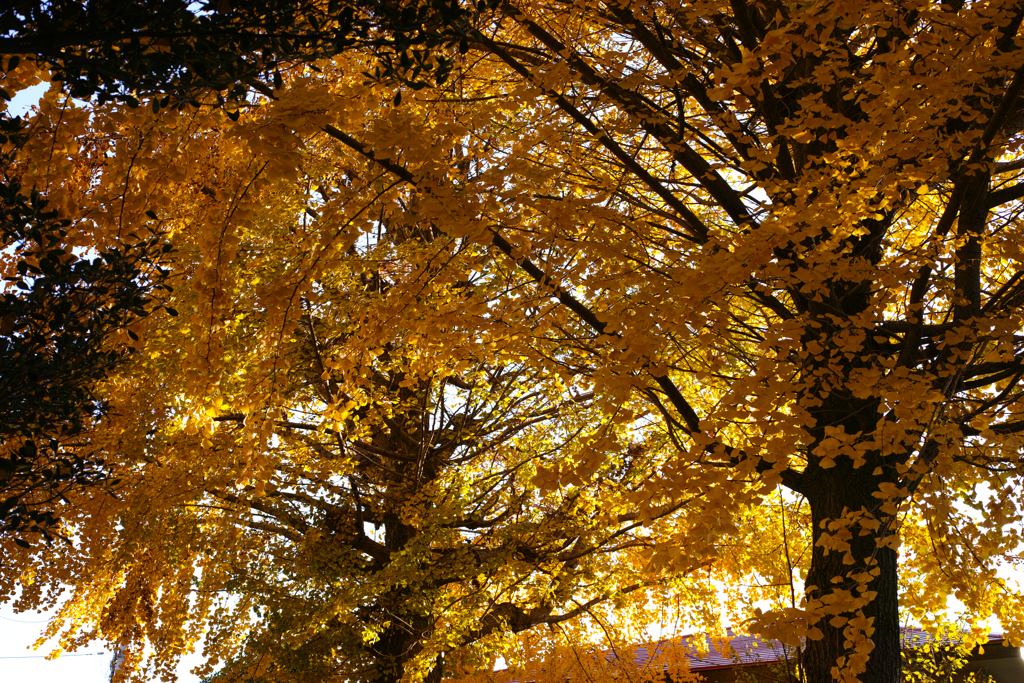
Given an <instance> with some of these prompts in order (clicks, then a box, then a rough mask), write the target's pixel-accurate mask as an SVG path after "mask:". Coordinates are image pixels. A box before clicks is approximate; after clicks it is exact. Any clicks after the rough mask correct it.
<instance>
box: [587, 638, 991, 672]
mask: <svg viewBox="0 0 1024 683" xmlns="http://www.w3.org/2000/svg"><path fill="white" fill-rule="evenodd" d="M900 636H901V638H902V639H903V642H904V643H906V644H907V645H909V646H910V647H919V646H921V645H924V644H925V643H928V642H931V641H932V640H933V638H932V636H931V635H930V634H928V633H927V632H926V631H922V630H921V629H915V628H901V629H900ZM726 637H727V639H728V644H727V645H726V651H723V650H722V649H719V648H718V647H716V643H717V642H720V639H712V638H711V637H710V636H707V635H703V636H701V635H695V636H685V637H684V640H686V641H688V642H687V643H685V645H686V647H685V650H684V652H686V654H685V656H686V658H687V659H688V660H689V663H690V670H691V671H708V670H713V669H726V668H732V667H736V666H756V665H763V664H771V663H773V662H778V661H781V660H784V659H786V658H787V656H788V654H789V652H792V648H786V647H785V646H783V645H782V644H781V643H778V642H775V641H771V640H763V639H761V638H758V637H756V636H748V635H736V634H734V633H733V631H732V629H728V630H727V631H726ZM701 639H703V640H704V642H703V643H700V640H701ZM676 643H677V641H676V640H675V639H673V640H671V641H670V640H662V641H658V642H654V643H645V644H643V645H638V646H637V647H636V648H635V649H634V650H633V664H634V665H635V666H637V667H645V666H648V665H650V664H653V663H654V662H652V661H651V660H652V659H654V660H656V659H657V657H658V653H659V651H660V650H662V649H667V647H669V646H675V645H676ZM988 643H989V644H1002V643H1003V636H1002V634H999V633H990V634H989V636H988ZM787 650H788V651H789V652H787ZM705 652H706V654H705ZM606 656H612V657H614V655H606ZM655 666H656V664H655Z"/></svg>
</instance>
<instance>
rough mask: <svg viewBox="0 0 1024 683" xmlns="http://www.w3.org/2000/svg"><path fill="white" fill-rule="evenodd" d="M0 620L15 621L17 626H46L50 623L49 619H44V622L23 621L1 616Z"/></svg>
mask: <svg viewBox="0 0 1024 683" xmlns="http://www.w3.org/2000/svg"><path fill="white" fill-rule="evenodd" d="M0 619H3V620H4V621H13V622H14V623H15V624H45V623H46V622H48V621H50V620H49V619H43V620H42V621H23V620H21V619H10V618H8V617H5V616H0Z"/></svg>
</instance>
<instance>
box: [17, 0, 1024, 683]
mask: <svg viewBox="0 0 1024 683" xmlns="http://www.w3.org/2000/svg"><path fill="white" fill-rule="evenodd" d="M311 6H312V7H317V8H319V7H320V5H319V4H318V3H312V4H311ZM332 7H333V5H332V6H330V7H328V8H327V13H328V15H330V13H331V12H332V11H334V10H333V9H332ZM340 7H341V6H340V5H339V8H338V9H337V11H338V12H341V11H342V10H341V9H340ZM403 7H404V4H401V3H399V4H396V5H394V6H393V7H391V6H387V7H386V9H389V11H391V12H392V13H393V14H395V15H396V16H404V15H403V14H402V12H401V11H400V10H401V9H402V8H403ZM432 7H433V6H430V5H423V6H419V5H417V6H416V8H417V9H416V10H415V11H414V12H412V14H410V15H409V17H410V18H409V21H414V22H415V23H416V24H417V25H418V26H420V27H422V29H423V31H424V32H425V35H426V34H429V35H432V36H434V38H431V39H430V40H426V39H425V42H424V45H426V46H427V47H425V48H424V49H423V50H419V51H417V52H416V55H418V56H417V59H418V60H419V62H416V60H414V59H413V58H412V57H407V58H406V59H405V60H403V59H402V58H401V56H397V57H394V58H392V57H390V56H388V55H401V54H402V53H401V51H398V52H388V51H387V50H385V51H384V52H383V53H382V52H381V51H380V50H376V49H375V46H376V47H380V46H381V45H387V44H389V43H387V40H384V39H386V38H387V36H389V35H393V34H392V33H389V31H394V29H395V26H394V25H393V24H390V25H389V24H388V23H387V21H386V18H387V17H386V16H384V14H386V13H382V12H381V8H379V7H378V8H376V10H373V9H366V8H364V9H363V10H361V11H363V12H364V14H363V15H360V16H363V17H366V18H367V19H366V20H367V21H368V22H370V24H369V25H370V26H371V28H368V29H367V31H368V32H369V33H368V35H369V34H370V33H372V34H373V35H374V36H375V37H383V38H384V39H382V40H381V41H378V42H376V43H371V42H366V43H353V44H352V45H351V46H350V49H346V50H344V51H340V52H337V51H334V52H331V53H330V54H329V55H328V56H325V57H324V58H322V59H319V60H317V59H314V57H315V56H316V55H314V56H313V57H309V58H307V57H302V58H301V59H299V60H298V61H296V62H295V63H294V64H293V65H291V66H289V65H288V64H287V63H285V62H281V63H277V62H275V64H276V65H277V66H275V68H277V69H279V77H278V78H276V79H272V81H271V82H270V83H266V82H264V83H261V84H259V85H258V87H257V85H255V84H250V88H251V89H250V90H248V91H246V92H245V93H241V95H244V97H241V95H240V99H237V100H235V101H234V103H233V104H231V105H230V106H228V107H227V108H211V107H196V106H183V107H181V108H176V109H175V110H174V111H164V110H162V107H161V105H160V104H159V102H158V105H157V106H146V107H132V106H130V105H132V104H133V102H129V101H107V102H104V103H99V102H96V103H95V104H94V105H91V106H88V105H81V104H77V103H75V102H73V101H71V100H70V99H68V97H67V93H62V92H61V90H60V88H59V87H55V88H53V89H52V90H51V91H50V93H49V94H48V95H47V96H46V97H45V98H44V99H43V101H42V103H41V105H40V107H39V110H38V112H37V113H36V114H35V115H34V116H33V118H32V120H31V125H32V126H33V127H34V134H33V137H32V141H31V142H30V144H26V145H25V146H24V147H23V149H21V150H19V152H18V155H17V161H16V163H17V164H19V166H18V173H19V178H20V179H21V182H22V183H23V185H24V186H25V187H41V188H42V187H45V188H47V192H48V198H49V200H50V206H52V207H53V208H54V209H55V210H56V211H58V215H61V216H68V217H75V218H76V219H78V220H77V222H76V223H75V226H76V227H75V229H74V230H72V231H70V232H69V234H68V236H67V237H66V241H67V242H68V243H69V244H71V245H77V244H82V245H88V246H90V247H92V248H97V249H102V248H104V247H105V246H107V245H110V244H112V242H113V241H114V240H115V239H116V237H117V236H118V235H120V234H121V233H122V231H124V230H126V229H127V228H129V227H130V226H132V225H136V224H139V223H143V222H145V221H147V220H154V221H156V222H157V223H158V225H159V228H160V229H161V230H165V231H167V232H168V233H169V234H171V235H172V241H173V243H174V244H175V247H176V252H175V256H174V263H173V267H172V273H171V276H170V280H169V282H170V283H171V284H173V285H174V292H173V295H172V297H171V299H170V303H171V305H172V306H173V307H174V309H176V310H177V311H179V312H180V315H178V316H161V317H150V318H147V319H146V320H145V321H143V322H142V323H141V324H140V326H139V328H138V330H137V332H136V334H137V335H138V336H139V337H140V340H141V348H142V352H141V353H140V354H137V355H136V356H134V357H133V359H132V361H131V363H130V364H129V365H127V366H125V367H124V369H123V370H121V371H119V372H118V374H117V375H115V376H112V377H111V378H110V379H109V380H108V381H107V382H106V384H105V385H104V392H105V393H106V395H107V396H109V397H110V400H111V401H112V402H116V404H117V405H120V406H131V408H130V409H123V410H121V411H119V412H118V413H117V414H114V415H111V416H110V418H109V419H108V420H107V421H105V422H104V423H103V424H102V425H97V428H96V429H95V431H94V433H93V434H92V438H93V439H94V440H95V441H96V442H97V443H102V444H104V445H105V448H106V450H107V451H108V452H110V453H116V454H117V456H116V457H117V465H116V466H117V468H118V472H119V479H120V482H119V484H118V486H117V487H115V488H113V489H112V490H110V491H109V495H107V496H103V497H93V498H91V499H86V498H83V499H81V500H79V501H78V503H77V505H76V507H75V510H76V513H75V515H74V516H72V517H70V518H68V519H67V521H66V522H65V524H67V529H68V536H69V537H72V536H73V541H71V547H69V548H61V549H60V550H59V552H58V551H56V550H54V551H51V550H48V549H45V548H41V549H35V550H31V551H29V550H24V549H17V548H13V547H12V548H11V552H10V557H11V558H12V562H11V563H10V565H9V566H10V567H11V568H13V571H7V572H6V573H5V575H4V578H5V581H6V583H5V584H4V587H5V589H6V590H7V591H10V590H13V586H14V585H15V582H18V581H20V582H21V584H22V586H23V589H22V590H23V597H22V601H23V602H22V604H25V605H28V604H33V601H35V602H39V601H43V602H45V601H46V600H52V599H55V598H54V597H53V595H52V593H47V590H48V587H54V589H55V590H56V587H58V586H60V585H61V584H63V583H71V585H72V586H73V595H72V598H71V601H70V602H69V603H68V604H67V605H66V606H65V607H64V611H63V612H62V617H61V618H62V619H63V622H62V623H56V624H54V626H53V628H54V630H55V632H56V630H57V629H59V628H65V629H66V631H65V633H66V637H65V644H66V645H67V646H72V645H74V644H78V643H81V642H85V641H86V640H88V639H90V638H97V637H98V638H104V639H107V640H109V641H112V642H117V643H120V644H122V646H123V647H125V648H126V649H127V651H129V652H130V653H138V652H141V649H140V648H141V647H142V646H143V645H144V644H145V643H150V644H152V645H153V647H154V648H155V653H156V654H155V660H154V663H155V664H154V665H155V666H156V667H157V669H156V670H157V671H167V669H166V667H167V666H169V662H171V661H173V659H174V658H175V657H176V656H178V655H179V654H180V653H181V652H183V651H184V650H185V649H187V648H188V647H190V646H191V644H193V643H195V642H196V640H197V639H198V637H199V635H200V634H201V633H202V632H203V631H204V629H208V631H207V635H206V638H207V643H208V645H209V649H208V653H210V656H211V658H212V659H213V660H214V661H216V660H218V659H219V660H222V661H227V662H228V664H227V665H226V666H225V668H224V669H223V670H222V671H221V673H220V675H221V676H224V677H226V678H231V677H235V678H238V679H239V680H244V679H245V677H247V676H252V675H258V676H261V677H263V678H265V679H267V680H282V681H284V680H330V677H332V676H333V677H335V679H337V680H341V679H358V680H374V681H377V680H380V681H397V680H406V681H413V680H421V679H429V680H431V681H433V680H440V679H441V678H445V677H447V678H456V677H458V676H460V675H462V674H464V673H465V668H464V667H468V668H470V669H480V668H481V667H483V668H486V667H487V666H488V663H489V662H490V661H491V660H490V658H492V657H494V656H497V655H498V654H509V655H510V656H511V655H512V653H514V652H515V651H516V647H517V646H516V643H521V642H525V641H523V640H516V637H515V634H516V633H520V634H521V638H528V637H533V636H531V635H529V634H530V633H532V632H530V631H529V629H530V628H532V627H535V626H541V625H544V624H547V625H548V626H551V627H553V626H555V625H556V624H563V622H564V623H565V625H566V627H567V628H569V626H568V623H569V621H570V620H571V618H577V617H578V618H579V619H581V620H582V621H581V622H580V623H583V622H587V620H590V621H589V622H588V623H589V624H590V625H591V626H592V627H593V628H598V627H600V626H607V625H608V619H609V615H614V614H616V609H618V610H619V611H618V614H619V615H620V616H619V617H618V618H619V620H620V621H627V620H643V619H644V618H645V617H644V616H643V615H644V614H648V615H649V614H650V613H651V612H650V610H651V609H653V606H654V605H656V604H662V605H665V604H671V603H672V602H673V600H675V601H676V602H677V604H680V605H681V610H680V611H681V612H682V613H683V614H684V615H685V616H687V617H689V618H690V619H691V620H695V621H699V620H700V619H701V618H705V623H706V622H707V621H713V620H714V617H715V616H716V615H717V614H718V609H717V608H715V607H712V606H709V605H708V604H701V603H700V601H705V602H706V603H711V602H713V601H716V600H719V601H725V602H729V601H731V603H730V604H731V605H732V606H731V607H729V608H728V609H732V610H733V611H735V612H736V613H737V614H738V615H740V617H741V618H742V617H746V618H749V621H748V623H747V626H748V627H749V628H751V629H753V630H755V631H757V632H759V633H761V634H763V635H765V636H766V637H772V638H777V639H779V640H780V641H781V642H782V643H784V644H786V645H788V646H792V647H795V646H798V645H799V644H800V643H801V642H802V643H803V644H804V647H803V652H802V655H801V666H802V669H803V671H804V673H805V675H806V679H807V680H808V681H812V682H814V683H819V682H824V681H830V680H840V681H853V680H861V681H872V682H873V681H887V682H888V681H894V680H897V679H898V678H899V676H900V642H899V623H900V619H901V618H910V619H913V620H915V621H917V622H919V623H924V624H932V623H936V622H938V621H941V620H942V618H943V615H944V612H945V610H946V607H947V599H948V598H950V597H956V598H957V599H958V600H960V601H961V602H962V604H963V605H964V606H965V608H964V609H965V613H966V615H967V618H968V620H969V622H970V624H969V625H970V626H971V627H972V628H973V629H974V631H973V634H974V635H979V634H980V632H981V631H982V630H983V629H984V628H985V621H986V620H987V619H988V618H989V616H996V617H997V618H998V619H999V620H1000V622H1001V624H1002V626H1003V628H1005V629H1006V631H1007V634H1008V637H1009V639H1010V640H1011V641H1012V642H1019V640H1020V638H1021V636H1022V632H1021V629H1022V622H1021V615H1022V614H1024V610H1022V602H1021V598H1022V595H1021V593H1020V587H1019V586H1017V585H1016V584H1015V583H1014V582H1013V581H1012V580H1011V578H1010V577H1009V575H1008V574H1007V569H1008V568H1011V567H1014V566H1016V565H1017V564H1018V563H1019V561H1020V542H1021V531H1022V529H1021V514H1022V513H1021V510H1020V501H1019V490H1020V486H1021V483H1022V482H1021V473H1022V469H1021V468H1022V463H1021V444H1020V440H1019V437H1018V436H1017V434H1018V433H1019V432H1021V431H1024V417H1022V416H1021V412H1022V410H1024V403H1022V384H1021V380H1022V378H1024V362H1022V359H1024V355H1022V354H1024V348H1022V344H1024V333H1022V329H1021V328H1022V315H1024V309H1022V303H1024V297H1022V296H1021V294H1022V292H1024V289H1022V288H1024V278H1022V274H1024V271H1022V270H1021V266H1020V259H1021V252H1020V244H1021V243H1022V238H1024V236H1022V235H1021V234H1020V230H1021V229H1022V225H1021V221H1020V210H1019V209H1020V206H1021V204H1020V200H1021V198H1022V197H1024V184H1022V182H1021V178H1020V175H1021V173H1022V172H1024V160H1022V157H1021V148H1020V146H1021V142H1022V140H1024V138H1022V137H1021V131H1022V124H1021V122H1022V121H1024V118H1022V112H1024V104H1022V101H1021V97H1020V95H1021V89H1022V88H1024V67H1022V66H1021V64H1024V54H1022V49H1024V43H1022V37H1021V36H1020V35H1019V34H1020V28H1021V21H1022V20H1024V8H1022V7H1020V6H1019V5H1018V4H1017V3H1012V2H1002V1H999V0H994V1H993V2H977V3H970V4H968V3H959V4H958V3H948V2H947V3H942V4H940V3H934V2H875V1H870V0H858V1H855V2H846V3H831V2H790V1H778V2H772V1H769V0H764V1H761V2H745V1H744V0H734V1H732V2H729V3H724V2H717V1H708V2H703V1H701V2H695V3H688V4H684V3H675V2H671V1H666V2H655V3H629V2H607V3H602V2H593V1H589V0H588V2H575V3H557V2H543V1H542V2H533V3H517V2H514V1H509V2H504V3H500V4H496V5H493V6H492V5H488V6H472V7H471V6H469V5H467V6H466V7H465V8H460V7H459V6H456V5H438V6H437V8H436V11H434V10H433V9H431V8H432ZM340 16H341V15H339V17H340ZM352 16H355V15H353V14H345V15H344V17H347V18H349V19H351V17H352ZM329 18H330V16H329ZM334 20H336V21H340V19H338V18H335V19H334ZM374 21H376V23H374ZM374 31H377V32H379V33H373V32H374ZM382 54H383V55H384V58H383V64H384V66H383V67H382V61H381V60H382V56H381V55H382ZM23 61H25V62H26V66H24V67H19V68H25V69H36V68H42V67H44V66H45V64H46V60H45V59H43V60H37V61H34V62H32V60H31V58H28V57H26V58H25V59H24V60H23ZM29 62H31V64H29ZM440 65H445V66H444V68H443V71H444V74H445V76H444V78H435V79H433V81H431V82H428V81H426V80H424V79H423V78H422V74H423V73H436V72H437V71H438V70H439V68H440ZM417 69H419V71H417ZM14 73H15V74H17V73H18V72H17V71H15V72H14ZM163 96H164V95H163V94H160V93H157V94H153V96H152V97H153V98H154V99H157V98H162V97H163ZM183 103H184V100H183ZM197 104H198V102H197ZM147 211H148V212H152V215H153V216H156V218H155V219H153V218H149V219H147V218H146V216H147V213H146V212H147ZM723 584H724V585H725V586H726V588H724V589H720V590H719V594H718V595H717V596H716V593H715V589H714V586H716V585H717V586H722V585H723ZM741 586H750V588H746V589H744V588H741ZM641 596H642V597H641ZM659 601H661V602H660V603H659ZM601 610H607V612H602V611H601ZM645 610H647V611H645ZM627 630H628V629H627ZM133 656H134V655H133ZM208 672H212V668H211V669H209V670H208Z"/></svg>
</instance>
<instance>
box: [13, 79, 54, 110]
mask: <svg viewBox="0 0 1024 683" xmlns="http://www.w3.org/2000/svg"><path fill="white" fill-rule="evenodd" d="M49 87H50V84H49V83H47V82H45V81H44V82H42V83H37V84H36V85H33V86H31V87H29V88H25V89H24V90H22V91H21V92H18V93H16V94H15V95H14V98H13V99H12V100H11V101H10V102H9V103H8V105H7V111H8V113H10V115H11V116H24V115H25V114H27V113H28V112H29V111H30V110H31V109H32V107H34V106H35V105H37V104H39V100H40V99H41V98H42V97H43V95H44V94H45V93H46V91H47V90H48V89H49Z"/></svg>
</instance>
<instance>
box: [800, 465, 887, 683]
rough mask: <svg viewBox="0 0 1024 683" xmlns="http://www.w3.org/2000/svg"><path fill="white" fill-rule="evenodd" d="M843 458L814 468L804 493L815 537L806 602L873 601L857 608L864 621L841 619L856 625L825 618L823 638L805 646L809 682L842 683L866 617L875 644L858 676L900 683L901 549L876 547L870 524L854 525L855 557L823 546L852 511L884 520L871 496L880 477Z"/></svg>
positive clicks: (869, 681)
mask: <svg viewBox="0 0 1024 683" xmlns="http://www.w3.org/2000/svg"><path fill="white" fill-rule="evenodd" d="M844 460H845V462H844V461H840V462H838V463H837V464H836V466H835V467H834V468H831V469H828V470H823V469H820V468H817V467H815V468H813V470H814V471H813V472H812V475H813V476H812V477H811V478H810V481H809V482H808V483H810V484H811V485H810V486H808V487H807V490H805V491H804V492H803V493H804V495H805V496H806V497H807V500H808V503H809V504H810V507H811V519H812V524H813V531H812V538H813V539H814V547H813V551H812V555H811V565H810V569H809V571H808V574H807V598H808V602H809V603H810V602H813V601H821V602H823V603H825V605H826V606H827V605H829V604H832V600H833V599H835V598H840V599H841V598H842V597H843V596H844V591H849V592H851V593H853V597H862V598H866V599H867V601H866V604H864V605H863V606H862V607H860V608H859V612H860V614H859V615H858V614H857V613H851V612H845V611H844V612H843V613H841V614H840V615H838V616H839V617H846V618H848V619H851V620H854V622H853V623H852V624H851V623H850V622H847V623H845V624H844V623H840V621H841V619H836V616H837V615H826V616H825V617H824V618H823V619H821V621H819V622H818V623H817V624H816V626H817V627H818V628H819V629H821V631H822V633H823V634H824V637H823V638H821V639H819V640H811V639H808V641H807V643H806V646H805V650H804V665H805V669H806V673H807V681H808V683H830V682H831V681H834V680H837V679H836V677H835V676H836V674H839V673H840V672H839V671H838V670H841V669H843V668H844V665H845V666H849V664H850V661H851V659H850V657H851V655H852V654H853V652H852V647H851V646H853V645H854V642H848V641H850V636H853V638H854V641H856V639H857V633H856V631H857V626H858V625H859V624H863V622H858V621H856V618H857V617H858V616H860V615H862V616H863V617H865V618H866V619H867V620H868V622H869V624H867V625H868V628H867V629H866V630H867V634H868V637H869V638H870V641H871V644H870V645H868V647H870V656H869V659H868V661H867V665H866V670H864V671H862V672H860V673H857V674H856V675H857V677H858V678H859V679H860V681H862V683H897V682H898V681H899V680H900V675H901V662H900V631H899V614H898V603H897V561H898V555H897V551H896V550H895V549H894V548H891V547H879V546H878V539H879V537H880V536H879V531H878V530H876V529H872V528H871V526H872V525H871V524H868V525H866V526H865V525H861V524H854V525H852V526H851V527H850V528H849V531H850V532H851V534H852V535H851V537H849V538H848V539H846V540H847V542H848V543H849V553H846V552H843V551H838V550H835V549H832V550H831V551H826V548H825V547H823V546H822V545H819V541H820V540H821V539H822V537H823V535H824V534H827V533H829V531H828V528H827V527H828V525H829V524H830V523H831V522H833V521H834V520H838V519H841V518H842V517H843V515H844V513H845V512H846V511H848V510H854V511H860V510H866V511H870V512H872V513H873V514H872V518H873V519H874V520H877V521H883V522H884V519H882V518H881V517H882V516H881V514H880V513H879V512H878V507H879V504H880V501H879V499H878V498H876V497H873V496H872V495H871V494H872V493H873V492H875V491H877V490H878V485H879V483H880V481H881V477H876V476H872V475H871V473H870V471H869V470H870V468H869V467H866V466H862V467H860V468H857V469H854V468H853V466H852V463H851V462H850V461H849V460H848V459H844ZM823 526H824V527H825V528H823ZM883 528H884V527H883ZM883 533H884V532H883ZM862 534H863V535H862ZM851 561H852V563H851ZM865 571H867V572H870V573H871V574H873V577H872V578H871V579H870V580H869V581H867V582H864V583H860V584H859V583H858V581H857V579H856V577H857V575H863V573H864V572H865ZM872 594H873V595H872ZM830 622H833V623H830ZM840 662H842V663H843V665H840ZM852 673H854V672H853V671H849V672H848V673H847V674H846V675H845V676H841V677H840V678H839V680H844V678H845V679H846V680H850V678H851V676H850V674H852Z"/></svg>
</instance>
